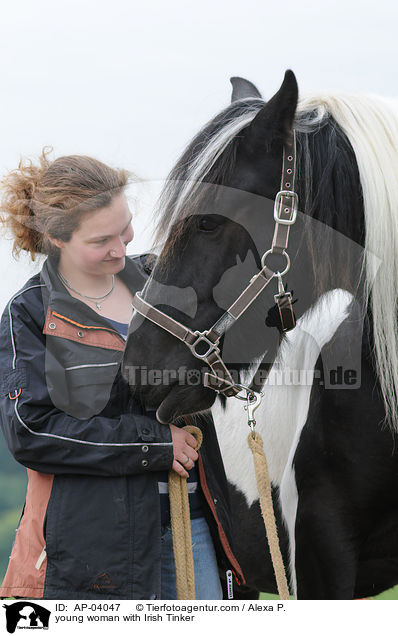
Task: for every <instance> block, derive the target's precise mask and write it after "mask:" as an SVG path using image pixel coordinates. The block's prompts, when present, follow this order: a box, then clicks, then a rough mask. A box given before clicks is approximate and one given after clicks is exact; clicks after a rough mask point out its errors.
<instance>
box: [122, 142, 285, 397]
mask: <svg viewBox="0 0 398 636" xmlns="http://www.w3.org/2000/svg"><path fill="white" fill-rule="evenodd" d="M295 173H296V136H295V132H294V131H291V132H290V134H289V137H288V139H287V140H286V141H285V144H284V146H283V162H282V179H281V189H280V191H279V192H278V193H277V195H276V198H275V203H274V219H275V231H274V236H273V239H272V245H271V248H270V249H269V250H268V251H267V252H265V253H264V254H263V256H262V258H261V266H262V267H261V269H260V271H259V272H258V273H257V274H255V276H253V277H252V278H251V280H250V281H249V283H248V285H247V286H246V288H245V289H244V290H243V291H242V293H241V294H240V296H239V297H238V298H237V299H236V300H235V302H234V303H233V304H232V305H231V306H230V307H229V308H228V309H227V310H226V311H225V312H224V313H223V315H222V316H221V317H220V318H219V319H218V320H217V321H216V322H215V323H214V325H213V326H212V327H210V329H206V330H205V331H192V330H191V329H189V328H188V327H186V326H185V325H183V324H182V323H180V322H178V321H177V320H174V318H171V317H170V316H168V315H167V314H165V313H163V312H162V311H159V309H156V308H155V307H153V306H152V305H151V304H150V303H148V302H147V301H146V300H144V299H143V298H142V297H141V294H140V292H136V294H135V295H134V297H133V303H132V304H133V307H134V309H135V310H136V311H137V312H138V313H139V314H141V315H142V316H144V317H145V318H148V320H151V321H152V322H153V323H155V324H156V325H158V326H159V327H162V329H165V330H166V331H168V332H169V333H171V334H172V335H173V336H175V337H176V338H178V339H179V340H181V341H182V342H184V343H185V344H186V345H187V346H188V347H189V349H190V351H191V353H192V354H193V355H194V356H195V357H196V358H199V359H200V360H203V361H204V362H206V364H208V366H209V367H210V369H211V371H212V373H205V375H204V385H205V386H207V387H209V388H211V389H214V390H215V391H217V392H219V393H222V394H223V395H225V396H226V397H232V396H236V395H237V394H238V393H239V392H240V391H241V390H242V386H241V385H238V384H236V383H235V382H234V380H233V378H232V376H231V374H230V372H229V371H228V369H227V367H226V366H225V364H224V362H223V360H222V358H221V355H220V349H219V347H218V344H219V342H220V338H221V336H222V335H223V334H224V333H225V332H226V331H227V330H228V329H229V328H230V327H231V325H233V324H234V322H235V321H236V320H238V318H239V317H240V316H241V315H242V314H243V312H244V311H246V309H247V308H248V307H249V306H250V305H251V304H252V302H253V301H254V300H255V299H256V298H257V297H258V296H259V294H260V293H261V292H262V291H263V290H264V289H265V288H266V287H267V286H268V285H269V283H270V282H271V280H272V279H273V278H277V279H278V287H279V294H277V295H276V296H275V301H276V302H277V304H278V307H279V312H280V317H281V321H282V330H283V331H287V330H289V329H292V328H293V327H294V325H295V323H294V316H293V311H292V308H291V301H290V304H289V300H287V302H286V299H288V297H289V294H288V293H286V292H285V291H284V289H283V284H282V276H284V275H285V274H286V273H287V271H288V270H289V268H290V259H289V256H288V254H287V252H286V249H287V246H288V242H289V230H290V226H291V225H293V223H294V222H295V221H296V216H297V207H298V197H297V194H296V192H294V190H293V188H294V180H295ZM275 253H276V254H282V255H283V256H285V258H286V268H285V269H284V270H283V272H274V271H272V270H271V269H269V268H268V267H267V266H266V264H265V261H266V258H267V256H268V255H269V254H275ZM286 319H287V320H286Z"/></svg>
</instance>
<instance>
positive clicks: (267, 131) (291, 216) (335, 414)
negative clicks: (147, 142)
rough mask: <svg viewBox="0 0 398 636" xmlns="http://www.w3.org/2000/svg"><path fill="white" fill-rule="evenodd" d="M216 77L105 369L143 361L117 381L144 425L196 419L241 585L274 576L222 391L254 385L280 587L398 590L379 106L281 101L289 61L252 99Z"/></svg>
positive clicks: (386, 138) (384, 144) (304, 591)
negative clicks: (281, 571) (219, 477)
mask: <svg viewBox="0 0 398 636" xmlns="http://www.w3.org/2000/svg"><path fill="white" fill-rule="evenodd" d="M231 81H232V84H233V93H232V102H231V104H230V105H229V106H227V107H226V108H225V109H224V110H223V111H222V112H221V113H219V114H217V115H216V116H215V117H214V118H213V119H212V120H211V121H210V122H208V123H207V124H206V125H205V126H204V127H203V128H202V129H201V130H200V131H199V133H198V134H197V135H196V136H195V137H194V139H193V140H192V141H191V142H190V143H189V144H188V146H187V148H186V150H185V151H184V152H183V154H182V156H181V158H180V159H179V160H178V162H177V163H176V165H175V167H174V168H173V169H172V171H171V173H170V175H169V178H168V180H167V183H166V185H165V188H164V189H163V192H162V194H161V197H160V200H159V205H158V223H157V230H156V236H155V245H156V246H157V251H158V256H157V258H156V260H154V261H153V264H152V272H151V274H150V276H149V278H148V280H147V282H146V284H145V286H144V288H143V290H142V291H141V292H140V293H139V294H136V296H135V297H134V300H135V303H134V308H135V312H134V314H133V317H132V320H131V323H130V328H129V333H128V338H127V343H126V348H125V352H124V357H123V361H122V369H123V374H124V376H125V377H126V379H127V378H129V370H131V368H134V369H145V370H146V371H147V372H146V373H145V374H143V373H141V374H140V373H138V374H137V373H135V378H134V386H132V387H131V388H132V391H134V393H135V394H136V395H137V396H139V397H140V399H141V400H142V401H143V403H144V404H145V405H147V406H149V407H151V408H155V409H157V410H156V414H157V418H158V420H159V421H160V422H163V423H165V424H167V423H170V422H173V421H176V420H178V418H180V417H182V416H184V415H187V414H195V413H209V412H211V414H212V416H213V420H214V424H215V428H216V431H217V436H218V441H219V444H220V449H221V453H222V457H223V461H224V465H225V470H226V474H227V478H228V481H229V483H230V488H231V508H232V511H233V512H232V514H233V518H232V519H233V522H234V533H235V534H234V548H235V549H236V550H237V552H236V556H237V558H238V560H239V561H240V564H241V567H242V569H243V572H244V575H245V578H246V582H247V590H246V591H245V590H242V595H243V596H244V594H245V593H246V594H247V597H249V598H252V597H254V596H255V593H256V591H258V590H263V591H271V592H272V591H275V582H274V579H273V573H272V568H271V564H270V558H269V553H268V552H267V550H266V547H265V536H264V530H263V528H262V519H261V516H260V512H259V506H258V493H257V488H256V483H255V477H254V471H253V468H252V461H251V458H250V455H249V450H248V446H247V435H248V432H250V429H249V428H248V426H247V423H248V420H247V416H246V413H245V409H244V408H243V406H244V405H245V402H242V401H241V400H238V399H234V398H235V397H239V396H240V397H242V393H241V394H239V391H243V398H242V399H244V398H245V399H246V406H250V405H249V401H250V399H252V398H253V396H257V397H256V399H257V398H258V399H260V394H262V395H263V397H262V401H261V403H260V404H259V405H258V404H257V405H256V411H255V426H254V422H253V421H251V426H252V428H253V426H254V428H255V430H257V431H258V432H259V433H260V434H261V436H262V438H263V440H264V448H265V453H266V456H267V460H268V464H269V473H270V478H271V482H272V486H273V492H274V495H275V496H274V503H275V508H276V515H277V521H278V529H279V535H280V539H281V549H282V554H283V556H284V560H285V565H286V567H287V569H288V576H289V585H290V589H291V593H292V594H293V595H294V596H295V598H297V599H353V598H361V597H366V596H372V595H375V594H377V593H379V592H381V591H383V590H385V589H387V588H389V587H392V586H393V585H395V584H396V583H398V494H397V493H398V463H397V462H398V457H397V449H396V447H397V444H396V442H397V429H398V418H397V395H398V392H397V389H398V357H397V353H398V332H397V298H398V288H397V287H398V214H397V213H398V188H397V176H396V169H397V167H398V149H397V146H396V141H397V139H398V115H397V111H396V108H395V105H394V103H393V102H392V101H388V100H386V99H383V98H380V97H376V96H368V95H348V94H336V95H334V94H331V95H330V94H326V93H319V94H313V95H309V96H306V97H303V98H301V97H300V99H299V93H298V85H297V80H296V77H295V75H294V73H293V72H292V71H290V70H288V71H286V73H285V76H284V79H283V82H282V84H281V86H280V88H279V90H278V91H277V92H276V93H275V95H273V96H272V97H271V99H270V100H269V101H265V100H263V98H262V97H261V94H260V92H259V91H258V89H257V88H256V87H255V86H254V85H253V84H252V83H251V82H249V81H247V80H244V79H242V78H233V79H232V80H231ZM248 289H249V291H248ZM258 290H259V291H258ZM242 303H243V305H244V307H243V308H242V307H241V305H242ZM238 306H239V310H238V309H237V307H238ZM211 325H212V327H211ZM187 345H188V346H187ZM150 372H152V377H153V378H157V380H159V377H161V381H148V377H149V375H148V374H149V373H150ZM159 374H160V375H159ZM250 391H251V393H250ZM249 423H250V422H249ZM243 596H242V597H243Z"/></svg>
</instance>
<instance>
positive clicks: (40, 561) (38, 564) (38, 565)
mask: <svg viewBox="0 0 398 636" xmlns="http://www.w3.org/2000/svg"><path fill="white" fill-rule="evenodd" d="M46 558H47V553H46V546H44V548H43V550H42V551H41V553H40V556H39V558H38V559H37V562H36V565H35V568H36V570H40V568H41V566H42V565H43V562H44V561H45V559H46Z"/></svg>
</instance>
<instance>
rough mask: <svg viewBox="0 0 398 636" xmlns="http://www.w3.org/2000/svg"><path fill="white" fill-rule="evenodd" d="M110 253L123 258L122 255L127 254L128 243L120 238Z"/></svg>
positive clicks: (112, 255) (113, 256)
mask: <svg viewBox="0 0 398 636" xmlns="http://www.w3.org/2000/svg"><path fill="white" fill-rule="evenodd" d="M110 255H111V257H112V258H122V256H126V245H125V243H124V241H122V239H119V240H118V241H117V242H115V244H114V245H113V247H112V249H111V251H110Z"/></svg>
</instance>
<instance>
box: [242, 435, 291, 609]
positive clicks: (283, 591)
mask: <svg viewBox="0 0 398 636" xmlns="http://www.w3.org/2000/svg"><path fill="white" fill-rule="evenodd" d="M247 441H248V443H249V447H250V450H251V451H252V453H253V460H254V469H255V472H256V481H257V488H258V492H259V495H260V508H261V514H262V516H263V519H264V525H265V531H266V533H267V539H268V545H269V549H270V552H271V560H272V565H273V568H274V572H275V578H276V584H277V587H278V594H279V596H280V598H281V599H282V600H284V601H288V600H289V598H290V595H289V586H288V583H287V578H286V572H285V568H284V565H283V559H282V554H281V550H280V547H279V538H278V531H277V528H276V521H275V514H274V506H273V502H272V491H271V481H270V478H269V473H268V466H267V459H266V457H265V453H264V449H263V440H262V437H261V435H259V434H258V433H256V432H255V431H252V432H251V433H249V436H248V438H247Z"/></svg>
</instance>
